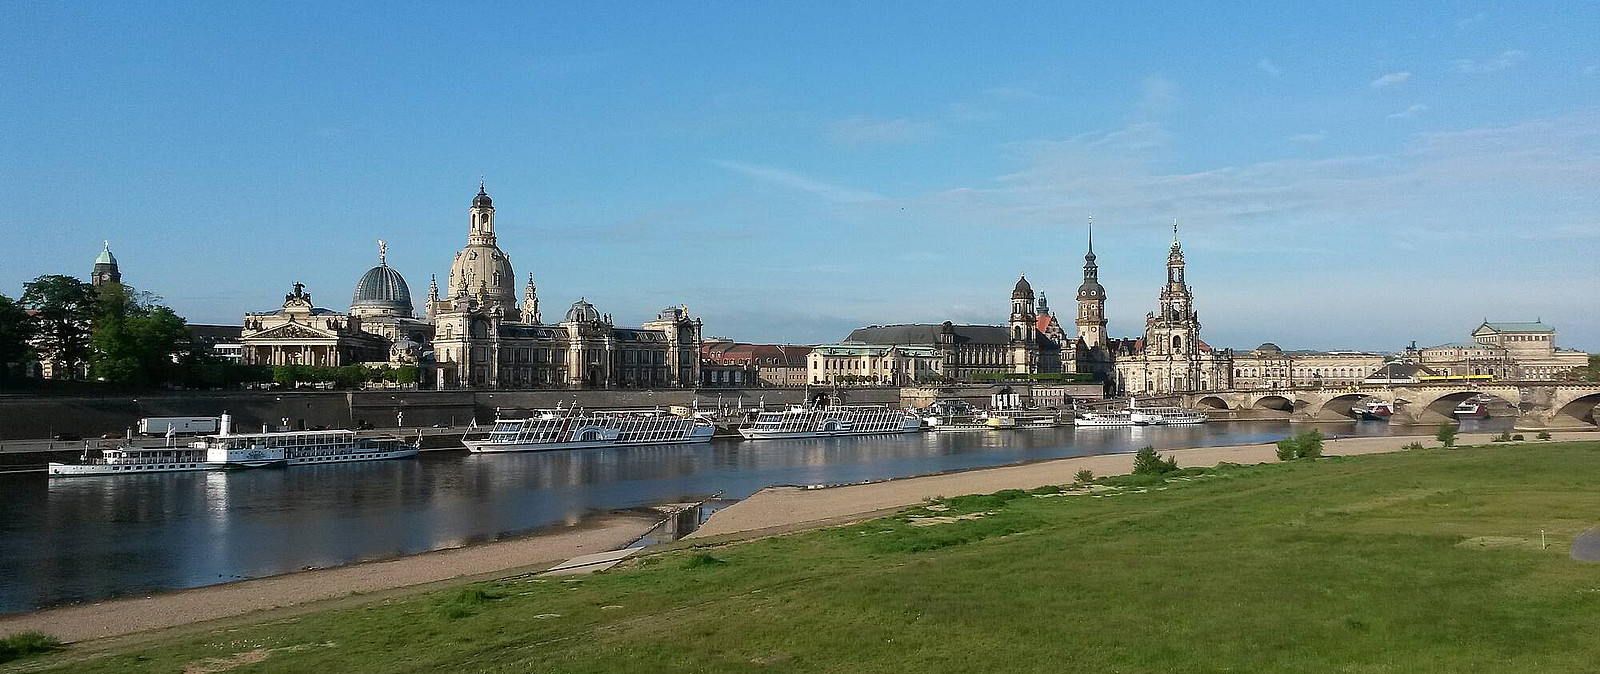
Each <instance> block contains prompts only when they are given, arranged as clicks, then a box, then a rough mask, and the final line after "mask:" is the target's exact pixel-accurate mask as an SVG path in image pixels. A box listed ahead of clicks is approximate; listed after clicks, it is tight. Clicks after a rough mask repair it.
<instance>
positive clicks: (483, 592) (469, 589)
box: [434, 585, 505, 620]
mask: <svg viewBox="0 0 1600 674" xmlns="http://www.w3.org/2000/svg"><path fill="white" fill-rule="evenodd" d="M504 596H505V595H504V594H502V593H500V592H498V591H496V590H493V589H490V588H488V587H486V586H483V585H468V586H466V587H463V588H460V589H458V590H456V591H455V592H452V593H450V594H447V595H445V596H444V597H441V598H440V599H439V601H438V602H437V603H436V604H435V605H434V608H435V609H436V610H437V611H438V612H439V615H440V616H442V617H443V618H444V619H445V620H460V619H462V618H465V617H467V616H470V615H474V614H476V613H477V612H478V611H481V610H483V607H484V606H485V605H487V604H488V603H489V602H491V601H494V600H496V599H499V598H501V597H504Z"/></svg>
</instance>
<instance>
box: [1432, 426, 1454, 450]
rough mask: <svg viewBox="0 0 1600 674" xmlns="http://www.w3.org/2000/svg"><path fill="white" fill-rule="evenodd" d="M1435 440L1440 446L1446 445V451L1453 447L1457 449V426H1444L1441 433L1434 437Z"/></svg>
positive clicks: (1440, 430)
mask: <svg viewBox="0 0 1600 674" xmlns="http://www.w3.org/2000/svg"><path fill="white" fill-rule="evenodd" d="M1433 438H1434V439H1435V440H1438V441H1439V444H1441V445H1444V446H1445V449H1449V448H1451V447H1455V446H1456V425H1455V424H1445V425H1443V426H1440V427H1439V432H1438V433H1437V434H1436V435H1434V436H1433Z"/></svg>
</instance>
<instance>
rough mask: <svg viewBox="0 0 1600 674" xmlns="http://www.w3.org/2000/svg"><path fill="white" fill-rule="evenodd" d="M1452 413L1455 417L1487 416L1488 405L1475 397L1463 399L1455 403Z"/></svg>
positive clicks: (1475, 417)
mask: <svg viewBox="0 0 1600 674" xmlns="http://www.w3.org/2000/svg"><path fill="white" fill-rule="evenodd" d="M1454 414H1455V416H1456V418H1457V419H1482V418H1484V417H1487V416H1489V406H1488V405H1485V404H1483V401H1481V400H1479V399H1477V398H1472V399H1470V400H1463V401H1462V402H1461V404H1460V405H1456V409H1455V412H1454Z"/></svg>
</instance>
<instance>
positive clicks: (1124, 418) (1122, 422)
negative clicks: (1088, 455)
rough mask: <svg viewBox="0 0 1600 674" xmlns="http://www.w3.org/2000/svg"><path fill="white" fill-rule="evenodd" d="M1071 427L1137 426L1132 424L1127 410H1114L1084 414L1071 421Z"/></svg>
mask: <svg viewBox="0 0 1600 674" xmlns="http://www.w3.org/2000/svg"><path fill="white" fill-rule="evenodd" d="M1072 425H1073V426H1077V427H1085V426H1087V427H1091V428H1093V427H1113V426H1138V425H1142V424H1135V423H1134V422H1133V414H1132V413H1131V412H1129V411H1127V410H1114V411H1109V412H1084V413H1083V414H1082V415H1080V416H1079V417H1078V418H1076V419H1073V420H1072Z"/></svg>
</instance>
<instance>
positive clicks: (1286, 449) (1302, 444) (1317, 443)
mask: <svg viewBox="0 0 1600 674" xmlns="http://www.w3.org/2000/svg"><path fill="white" fill-rule="evenodd" d="M1321 456H1322V431H1319V430H1317V429H1314V428H1313V429H1311V430H1309V431H1306V432H1304V433H1299V434H1296V435H1295V436H1294V437H1292V438H1284V439H1282V440H1279V441H1278V460H1279V461H1293V460H1295V459H1315V458H1318V457H1321Z"/></svg>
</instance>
